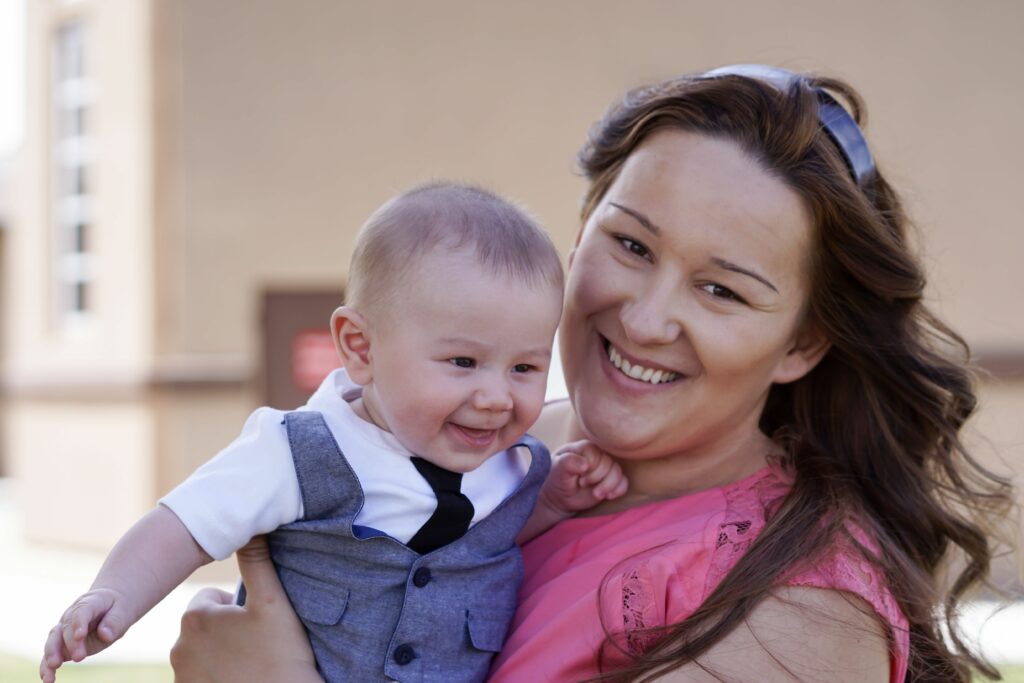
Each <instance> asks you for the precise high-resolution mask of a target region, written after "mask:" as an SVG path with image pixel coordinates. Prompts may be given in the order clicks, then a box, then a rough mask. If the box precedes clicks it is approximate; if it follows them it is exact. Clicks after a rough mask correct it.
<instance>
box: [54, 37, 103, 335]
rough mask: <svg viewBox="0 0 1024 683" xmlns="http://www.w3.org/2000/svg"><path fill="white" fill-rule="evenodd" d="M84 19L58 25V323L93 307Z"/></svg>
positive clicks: (89, 90) (90, 93)
mask: <svg viewBox="0 0 1024 683" xmlns="http://www.w3.org/2000/svg"><path fill="white" fill-rule="evenodd" d="M87 40H88V33H87V31H86V28H85V26H84V24H83V22H82V21H81V20H77V19H76V20H74V21H70V22H67V23H64V24H62V25H61V26H60V27H58V29H57V32H56V35H55V49H54V73H53V76H54V77H53V108H54V111H53V114H54V116H53V122H54V125H53V136H54V139H53V168H54V174H53V175H54V193H53V197H54V207H53V218H54V246H55V263H54V270H53V272H54V276H55V288H54V291H55V303H56V308H57V313H58V315H57V318H58V322H61V323H65V324H76V323H77V322H78V321H81V320H83V319H85V318H88V315H89V312H90V310H91V309H92V305H93V302H92V300H91V296H92V282H93V279H92V268H91V250H92V247H93V245H92V243H91V240H92V234H93V226H92V216H91V213H92V212H91V208H92V206H91V204H92V202H91V198H92V197H91V192H92V190H93V188H92V186H91V183H90V175H91V173H90V172H91V171H92V169H93V161H94V156H95V150H94V144H93V140H92V138H90V130H89V116H90V111H91V107H92V106H93V101H94V97H95V87H94V84H93V82H92V81H91V80H90V78H89V71H88V62H87V57H88V50H87V49H86V47H87Z"/></svg>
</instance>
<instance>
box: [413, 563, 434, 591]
mask: <svg viewBox="0 0 1024 683" xmlns="http://www.w3.org/2000/svg"><path fill="white" fill-rule="evenodd" d="M433 578H434V577H433V576H431V575H430V570H429V569H427V568H426V567H420V568H419V569H417V570H416V571H415V572H414V573H413V575H412V585H414V586H416V587H417V588H423V587H424V586H426V585H427V584H428V583H430V580H431V579H433Z"/></svg>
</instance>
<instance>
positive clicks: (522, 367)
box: [512, 363, 536, 373]
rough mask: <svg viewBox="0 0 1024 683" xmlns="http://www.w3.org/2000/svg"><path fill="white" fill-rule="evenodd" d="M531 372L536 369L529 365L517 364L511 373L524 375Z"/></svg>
mask: <svg viewBox="0 0 1024 683" xmlns="http://www.w3.org/2000/svg"><path fill="white" fill-rule="evenodd" d="M533 370H536V368H535V367H533V366H532V365H530V364H529V363H517V364H516V365H513V366H512V372H519V373H525V372H532V371H533Z"/></svg>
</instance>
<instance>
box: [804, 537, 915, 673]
mask: <svg viewBox="0 0 1024 683" xmlns="http://www.w3.org/2000/svg"><path fill="white" fill-rule="evenodd" d="M850 531H851V534H852V535H853V536H854V538H856V539H857V542H858V543H860V544H861V545H863V546H865V547H867V548H873V547H874V544H873V543H871V542H870V541H869V540H868V537H867V535H866V534H865V533H864V532H863V531H862V530H861V529H859V528H857V527H852V528H850ZM786 584H787V585H790V586H809V587H813V588H824V589H827V590H839V591H843V592H846V593H851V594H853V595H856V596H857V597H858V598H860V599H862V600H864V601H865V602H867V603H868V604H869V605H871V607H873V608H874V610H875V613H876V614H877V615H878V618H879V619H881V621H882V623H883V624H885V625H886V627H887V628H888V631H889V648H890V649H889V652H890V665H889V671H890V681H891V682H892V683H901V682H902V681H903V680H904V678H905V677H906V674H907V658H908V656H909V652H910V633H909V631H908V625H907V619H906V617H905V616H904V615H903V611H902V610H900V607H899V605H898V604H897V602H896V599H895V598H894V597H893V596H892V593H890V592H889V589H888V587H887V586H886V584H885V580H884V578H883V577H882V575H881V573H880V572H879V570H878V569H877V568H876V567H875V565H873V564H871V563H870V562H868V561H867V559H865V558H864V557H863V556H862V554H861V553H860V551H859V550H857V549H856V548H852V547H849V546H848V545H846V544H841V545H839V546H837V548H836V549H834V550H833V552H831V553H830V554H829V555H828V556H826V557H824V558H822V560H821V561H820V562H818V563H816V564H815V565H814V566H813V567H810V568H807V569H805V570H802V571H800V572H798V573H797V574H794V575H793V576H791V577H790V578H789V579H788V580H787V581H786Z"/></svg>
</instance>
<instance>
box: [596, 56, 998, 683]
mask: <svg viewBox="0 0 1024 683" xmlns="http://www.w3.org/2000/svg"><path fill="white" fill-rule="evenodd" d="M815 88H824V89H826V90H827V91H829V92H830V93H832V94H833V96H836V97H837V98H839V99H840V100H842V101H843V102H844V103H845V105H846V107H847V109H848V110H849V111H850V113H851V114H852V115H853V116H854V118H855V119H856V120H857V122H858V123H861V122H862V119H863V106H862V103H861V99H860V97H859V96H858V95H857V93H856V92H855V91H854V90H853V89H852V88H851V87H850V86H848V85H846V84H845V83H843V82H841V81H839V80H835V79H830V78H820V77H813V76H803V77H801V78H799V79H795V80H794V81H793V82H792V83H791V84H790V85H789V86H788V87H786V88H785V89H781V88H779V87H776V86H775V85H772V84H769V83H766V82H762V81H760V80H755V79H752V78H748V77H743V76H725V77H716V78H703V77H700V76H699V75H698V76H687V77H681V78H678V79H674V80H671V81H667V82H663V83H660V84H658V85H654V86H650V87H644V88H640V89H637V90H634V91H631V92H629V93H628V94H627V95H626V96H625V98H624V99H623V100H622V101H621V102H620V103H618V104H617V105H615V106H613V107H612V108H611V109H610V110H609V111H608V112H607V113H606V115H605V116H604V118H603V119H602V120H600V121H599V122H598V123H597V124H596V125H595V126H594V128H593V129H592V131H591V133H590V136H589V139H588V140H587V143H586V145H585V146H584V147H583V149H582V150H581V151H580V153H579V163H580V166H581V168H582V170H583V173H584V175H585V176H586V177H587V179H588V180H589V181H590V186H589V190H588V191H587V193H586V195H585V197H584V205H583V212H582V213H583V220H584V222H585V221H586V219H587V217H588V216H589V215H590V213H591V212H592V211H593V210H594V208H595V207H596V206H597V204H598V203H599V202H600V201H601V199H602V197H603V196H604V194H605V192H606V191H607V190H608V188H609V187H610V186H611V184H612V182H613V181H614V180H615V178H616V176H617V175H618V173H619V170H620V169H621V168H622V165H623V163H624V162H625V160H626V159H627V158H628V157H629V155H630V154H631V153H632V151H633V150H634V149H636V148H637V146H638V145H640V144H641V143H642V142H643V141H644V140H645V139H646V138H647V137H648V136H649V135H651V134H652V133H654V132H655V131H658V130H662V129H665V128H673V129H682V130H686V131H691V132H698V133H702V134H705V135H710V136H714V137H718V138H725V139H729V140H732V141H734V142H735V143H737V144H738V145H739V146H740V147H741V148H742V149H743V150H745V152H746V153H747V154H749V155H750V156H751V157H752V158H754V159H756V160H758V161H759V162H760V163H761V164H762V166H763V168H765V169H766V170H767V171H768V172H769V173H772V174H774V175H776V176H777V177H778V178H780V179H781V180H782V181H783V182H785V183H786V184H787V185H788V186H789V187H790V188H792V189H793V190H794V191H795V192H797V193H798V194H799V195H800V197H802V199H803V201H804V202H805V205H806V206H807V208H808V209H809V212H810V214H811V216H812V222H813V226H814V234H813V237H812V241H813V246H812V254H811V280H812V286H811V287H810V290H809V291H810V292H811V294H810V301H809V302H808V304H807V316H808V319H807V323H808V324H812V325H815V326H817V328H818V329H819V330H820V331H821V332H822V333H823V334H824V335H825V336H826V337H827V338H828V340H829V341H830V342H831V348H830V350H829V351H828V353H827V354H826V355H825V357H824V358H823V359H822V361H821V362H820V363H819V364H818V365H817V367H816V368H815V369H814V370H812V371H811V372H810V373H809V374H807V375H806V376H805V377H803V378H802V379H800V380H799V381H796V382H794V383H792V384H786V385H776V386H773V387H772V389H771V391H770V393H769V397H768V401H767V404H766V407H765V410H764V414H763V416H762V418H761V428H762V430H763V431H764V432H765V433H766V434H769V435H771V436H773V437H774V438H775V439H776V440H777V441H778V442H779V443H780V444H781V445H782V446H783V448H784V451H785V456H784V460H785V462H784V463H783V464H784V465H785V466H786V467H788V468H789V469H790V470H791V471H792V473H793V475H794V477H795V480H794V484H793V487H792V490H791V491H790V493H789V494H788V495H787V497H786V499H785V500H784V501H783V502H782V504H781V505H780V506H779V507H778V508H777V509H775V510H774V511H771V512H770V514H769V518H768V521H767V525H766V527H765V529H764V530H763V532H762V533H761V534H760V536H759V537H758V538H757V539H756V540H755V542H754V543H753V544H752V545H751V546H750V548H749V549H748V551H747V552H746V553H745V555H744V556H743V557H742V558H741V559H740V560H739V561H738V563H737V564H736V565H735V567H734V568H733V569H732V570H731V571H730V572H729V573H728V574H727V575H726V576H725V578H724V579H723V580H722V582H721V583H720V584H719V585H718V587H717V588H716V589H715V590H714V591H713V592H712V593H711V595H709V596H708V598H707V599H706V600H705V602H704V603H703V605H701V607H700V608H699V609H698V610H697V611H696V612H695V613H694V614H693V615H691V616H690V617H689V618H687V619H686V620H685V621H683V622H682V623H679V624H672V625H668V626H665V627H661V628H658V629H652V630H650V631H649V634H650V635H653V636H657V638H658V645H656V646H655V647H653V648H651V649H650V650H649V651H648V652H646V653H644V654H642V655H639V656H637V655H633V656H631V659H630V663H629V664H628V665H627V666H626V667H625V668H619V669H617V670H614V671H611V672H607V673H605V674H603V675H601V676H599V677H598V678H597V679H595V680H629V681H633V680H641V681H648V680H653V679H655V678H656V677H657V676H659V675H661V674H663V673H665V672H666V671H670V670H672V669H675V668H677V667H679V666H682V665H683V664H685V663H687V662H691V661H695V660H697V659H698V658H699V657H700V655H701V654H703V653H706V652H707V651H708V649H709V648H711V647H712V646H714V644H715V643H717V642H718V641H719V640H721V639H722V638H723V637H724V636H725V635H726V634H728V633H729V632H730V631H732V630H733V629H734V628H735V627H736V626H737V625H738V624H740V623H741V622H743V620H744V619H746V617H747V616H748V615H749V614H750V613H751V611H752V610H753V609H754V607H755V606H757V605H758V603H759V602H760V601H762V600H763V599H764V598H766V597H767V596H768V595H769V594H770V593H771V591H772V590H773V589H775V588H776V587H778V586H780V585H782V584H783V583H784V582H785V580H786V578H787V576H788V575H789V574H790V573H791V572H792V571H794V558H811V560H812V561H813V558H815V557H820V556H822V554H823V553H825V552H826V551H827V550H828V549H829V548H830V547H832V546H833V545H834V544H835V543H837V542H841V543H844V544H850V545H852V546H853V547H856V548H858V549H859V550H860V552H861V553H863V555H864V556H865V558H867V559H868V560H869V561H870V562H872V563H874V565H875V566H876V567H877V568H878V569H879V570H880V572H881V573H882V575H883V576H884V577H885V579H886V580H887V582H888V588H889V589H890V591H891V592H892V595H893V596H894V598H895V599H896V601H897V602H898V604H899V606H900V608H901V609H902V611H903V613H904V614H905V615H906V617H907V620H908V622H909V630H910V633H909V636H910V658H909V670H908V673H907V679H906V680H908V681H965V682H966V681H969V680H970V676H971V671H972V669H976V670H978V671H980V672H981V673H982V674H984V675H986V676H988V677H990V678H998V677H999V674H998V672H997V671H996V670H995V669H994V668H993V667H992V666H991V665H990V664H989V663H988V662H986V661H985V660H984V659H983V658H982V657H981V656H980V655H979V654H978V653H976V652H974V651H973V650H972V649H971V647H970V646H969V645H968V644H967V643H965V641H964V639H963V638H962V636H961V634H960V632H959V630H958V628H957V612H958V605H959V604H960V601H961V599H962V598H963V597H964V595H965V594H966V593H967V592H968V591H970V590H971V589H972V588H974V587H975V586H976V585H978V584H979V583H980V582H982V581H983V580H984V579H985V578H986V577H987V575H988V572H989V565H990V561H991V559H992V555H993V542H992V541H991V539H992V534H991V527H990V525H989V520H992V519H994V518H995V517H997V516H1000V515H1002V514H1004V513H1005V511H1006V510H1007V509H1008V508H1009V507H1010V506H1011V500H1012V499H1011V489H1010V484H1009V480H1008V479H1006V478H1003V477H1000V476H997V475H995V474H993V473H992V472H990V471H988V470H987V469H985V468H984V467H982V466H981V465H980V464H979V463H978V462H977V461H976V460H975V459H974V458H972V457H971V455H970V453H968V451H967V449H966V448H965V447H964V444H963V443H961V440H960V436H959V435H960V431H961V428H962V426H963V425H964V422H965V421H966V420H967V419H968V417H969V416H970V415H971V414H972V413H973V412H974V410H975V405H976V399H975V394H974V390H973V386H972V385H973V377H972V372H971V370H970V367H969V350H968V347H967V345H966V343H965V342H964V340H963V339H962V338H961V337H960V336H959V335H957V334H956V333H955V332H954V331H952V330H951V329H950V328H949V327H947V326H946V325H945V324H944V323H943V322H942V321H940V320H939V319H938V318H937V317H935V315H933V314H932V313H931V312H930V311H929V310H928V308H927V307H926V306H925V305H924V302H923V298H922V297H923V292H924V287H925V278H924V274H923V272H922V268H921V266H920V264H919V263H918V261H917V259H916V257H915V255H914V254H913V253H912V250H911V248H910V245H909V244H908V235H907V232H908V221H907V219H906V217H905V214H904V211H903V209H902V207H901V205H900V201H899V199H898V197H897V196H896V194H895V192H894V191H893V189H892V188H891V187H890V186H889V184H888V183H887V182H886V181H885V179H884V178H883V177H882V175H881V174H880V173H877V172H876V173H875V174H874V176H873V177H871V178H869V179H868V180H867V181H866V182H865V183H863V184H862V186H858V185H857V184H856V183H855V182H854V181H853V179H852V178H851V176H850V173H849V171H848V170H847V168H846V166H845V163H844V160H843V157H842V156H841V154H840V152H839V150H838V149H837V148H836V146H835V144H834V143H833V142H832V141H831V140H830V139H829V138H828V137H827V135H826V134H825V133H824V132H823V130H822V128H821V124H820V123H819V120H818V114H817V112H818V100H817V95H816V92H815ZM849 521H854V522H855V523H856V525H858V526H859V527H860V528H862V529H864V530H865V531H866V532H867V533H868V534H869V535H870V537H871V538H872V540H873V541H874V543H875V544H876V545H877V548H876V549H869V548H865V547H863V546H861V545H860V544H858V543H857V541H856V540H855V539H853V538H852V537H851V535H850V533H849V531H848V528H849V527H848V526H847V522H849ZM840 537H841V538H840ZM946 568H950V569H949V571H951V572H952V580H951V581H944V580H942V579H941V578H940V573H941V572H942V571H943V570H944V569H946ZM605 630H606V633H608V636H609V637H608V638H607V639H606V641H605V647H604V648H602V654H603V653H604V650H605V649H607V648H609V647H611V648H615V650H616V652H617V654H621V655H626V656H630V653H628V652H626V651H625V649H624V648H623V647H622V646H621V645H617V644H616V639H615V638H614V637H613V636H614V634H612V633H610V632H609V630H608V628H607V626H606V629H605ZM944 630H946V631H948V634H949V637H948V640H947V639H946V638H944V635H943V631H944ZM603 659H604V658H603V657H602V660H603Z"/></svg>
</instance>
